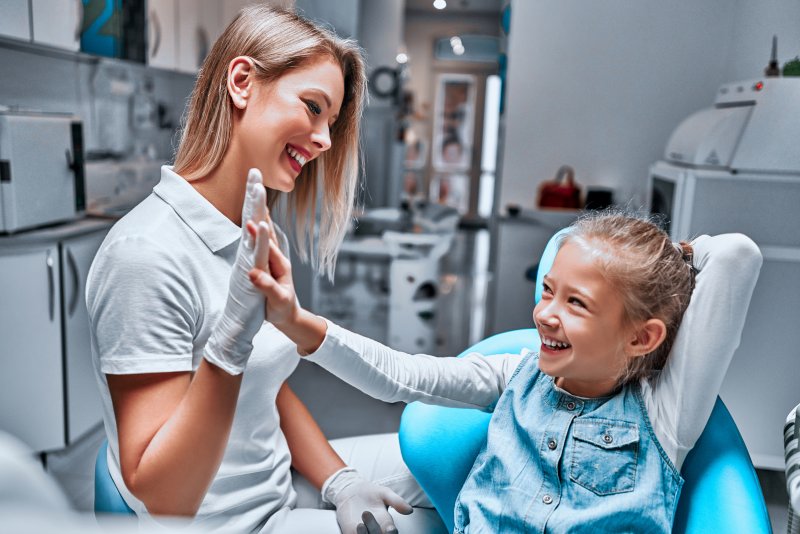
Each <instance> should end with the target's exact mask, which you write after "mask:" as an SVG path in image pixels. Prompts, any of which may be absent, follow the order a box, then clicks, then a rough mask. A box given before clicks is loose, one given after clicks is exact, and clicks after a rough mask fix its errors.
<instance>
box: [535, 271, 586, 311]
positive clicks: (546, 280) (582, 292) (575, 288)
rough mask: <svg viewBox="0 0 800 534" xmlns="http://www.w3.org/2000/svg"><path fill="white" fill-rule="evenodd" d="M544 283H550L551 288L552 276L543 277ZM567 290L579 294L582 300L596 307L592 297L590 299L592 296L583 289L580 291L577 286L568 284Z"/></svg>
mask: <svg viewBox="0 0 800 534" xmlns="http://www.w3.org/2000/svg"><path fill="white" fill-rule="evenodd" d="M542 281H543V282H547V283H548V284H550V285H551V286H552V285H553V279H552V278H550V276H549V275H544V276H543V277H542ZM565 289H566V290H567V291H571V292H573V293H577V294H578V295H579V296H580V297H581V298H582V299H584V300H585V301H586V302H587V303H588V304H591V305H592V306H594V304H595V301H594V299H593V298H592V297H590V296H589V294H588V293H587V292H586V291H584V290H582V289H580V288H578V287H575V286H573V285H570V284H566V286H565Z"/></svg>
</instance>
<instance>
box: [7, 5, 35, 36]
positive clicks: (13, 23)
mask: <svg viewBox="0 0 800 534" xmlns="http://www.w3.org/2000/svg"><path fill="white" fill-rule="evenodd" d="M28 1H29V0H3V4H2V16H0V35H2V36H4V37H13V38H14V39H23V40H25V41H30V40H31V19H30V11H29V10H28Z"/></svg>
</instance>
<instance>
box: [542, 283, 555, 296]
mask: <svg viewBox="0 0 800 534" xmlns="http://www.w3.org/2000/svg"><path fill="white" fill-rule="evenodd" d="M552 292H553V291H552V290H551V289H550V286H548V285H547V284H542V293H547V294H551V293H552Z"/></svg>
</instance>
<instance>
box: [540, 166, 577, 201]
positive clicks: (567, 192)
mask: <svg viewBox="0 0 800 534" xmlns="http://www.w3.org/2000/svg"><path fill="white" fill-rule="evenodd" d="M537 204H538V206H539V207H540V208H569V209H580V207H581V189H580V187H579V186H578V185H577V184H576V183H575V170H574V169H573V168H572V167H570V166H569V165H562V166H561V167H559V169H558V172H556V177H555V178H554V179H553V180H552V181H549V182H542V184H541V185H540V186H539V194H538V199H537Z"/></svg>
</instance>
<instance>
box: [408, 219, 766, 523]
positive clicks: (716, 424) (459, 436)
mask: <svg viewBox="0 0 800 534" xmlns="http://www.w3.org/2000/svg"><path fill="white" fill-rule="evenodd" d="M564 232H565V230H562V231H560V232H559V233H557V234H556V235H554V236H553V237H552V238H551V239H550V241H549V242H548V244H547V247H546V248H545V251H544V253H543V255H542V259H541V262H540V264H539V269H538V275H537V283H536V295H535V299H536V302H538V301H539V299H540V298H541V286H542V277H543V276H544V274H545V273H547V272H548V271H549V270H550V266H551V265H552V263H553V260H554V258H555V254H556V252H557V249H558V247H557V243H556V241H557V238H558V237H559V236H560V235H561V234H562V233H564ZM537 343H538V333H537V332H536V330H535V329H532V328H531V329H523V330H514V331H511V332H504V333H501V334H497V335H495V336H492V337H490V338H487V339H485V340H483V341H481V342H479V343H477V344H476V345H474V346H472V347H470V348H469V349H467V350H466V351H464V353H462V354H461V356H463V355H465V354H468V353H470V352H479V353H481V354H485V355H491V354H508V353H519V351H520V350H521V349H523V348H525V347H530V346H533V345H535V344H537ZM490 418H491V414H488V413H485V412H481V411H478V410H469V409H460V408H446V407H442V406H432V405H428V404H423V403H420V402H414V403H411V404H409V405H408V406H407V407H406V409H405V410H404V411H403V415H402V419H401V420H400V450H401V452H402V454H403V459H404V460H405V462H406V464H407V465H408V467H409V469H410V470H411V472H412V473H413V474H414V476H415V478H416V479H417V481H418V482H419V484H420V486H422V489H424V490H425V493H426V494H427V495H428V497H429V498H430V499H431V501H432V502H433V504H434V506H435V507H436V510H437V511H438V512H439V515H440V516H441V518H442V520H443V521H444V523H445V525H446V526H447V528H448V530H449V531H450V532H452V531H453V523H454V517H453V513H454V510H455V502H456V497H457V496H458V493H459V491H460V490H461V487H462V486H463V484H464V482H465V481H466V478H467V475H468V474H469V471H470V469H471V468H472V464H473V463H474V461H475V457H476V456H477V455H478V452H480V450H481V448H482V447H483V445H484V444H485V442H486V433H487V429H488V426H489V419H490ZM445 458H446V460H445ZM443 460H445V461H443ZM681 474H682V476H683V478H684V480H685V483H684V486H683V490H682V492H681V496H680V499H679V501H678V508H677V511H676V514H675V522H674V524H673V532H674V533H686V534H707V533H716V532H726V533H728V532H731V533H735V532H742V533H747V534H762V533H767V534H768V533H771V532H772V528H771V526H770V520H769V515H768V513H767V507H766V503H765V502H764V496H763V494H762V493H761V487H760V485H759V482H758V478H757V477H756V472H755V469H754V468H753V464H752V462H751V460H750V455H749V454H748V452H747V448H746V447H745V444H744V441H743V440H742V437H741V435H740V434H739V431H738V429H737V428H736V424H735V423H734V421H733V418H732V417H731V415H730V413H729V412H728V410H727V408H726V407H725V405H724V404H723V402H722V400H720V399H719V398H717V402H716V404H715V405H714V409H713V411H712V412H711V416H710V417H709V420H708V423H707V424H706V428H705V430H704V431H703V433H702V435H701V436H700V439H699V440H698V441H697V444H696V445H695V447H694V448H693V449H692V450H691V452H690V453H689V455H688V456H687V457H686V460H685V461H684V464H683V468H682V469H681Z"/></svg>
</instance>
